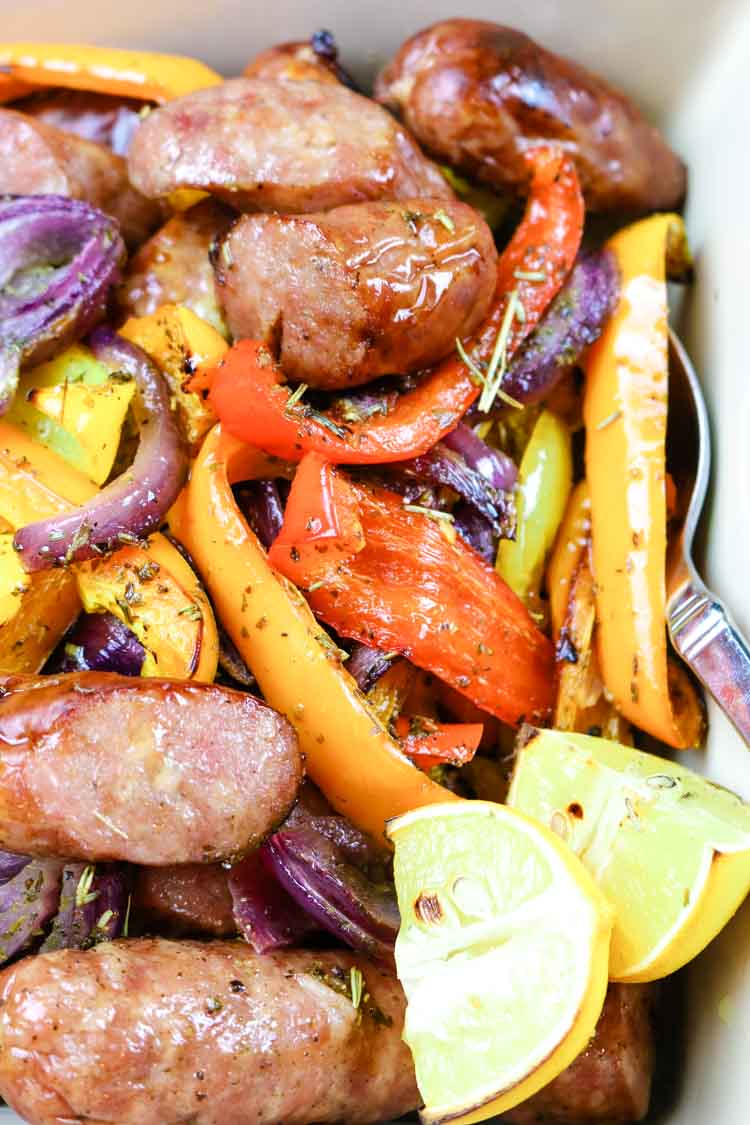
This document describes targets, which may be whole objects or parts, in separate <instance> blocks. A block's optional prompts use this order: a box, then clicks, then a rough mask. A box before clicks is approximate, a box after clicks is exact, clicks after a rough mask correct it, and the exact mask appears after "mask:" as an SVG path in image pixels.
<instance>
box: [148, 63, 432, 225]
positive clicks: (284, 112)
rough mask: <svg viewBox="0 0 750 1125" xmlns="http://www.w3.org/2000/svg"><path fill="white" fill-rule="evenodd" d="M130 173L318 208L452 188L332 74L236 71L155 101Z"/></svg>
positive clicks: (227, 195) (239, 202)
mask: <svg viewBox="0 0 750 1125" xmlns="http://www.w3.org/2000/svg"><path fill="white" fill-rule="evenodd" d="M128 163H129V168H130V178H131V180H132V182H133V183H134V184H135V186H136V187H137V188H138V189H139V190H140V191H142V192H143V193H144V195H148V196H151V197H156V198H162V197H164V196H167V195H169V194H170V192H172V191H175V190H176V189H178V188H200V189H202V190H204V191H209V192H212V193H213V194H215V195H218V196H219V197H220V198H222V199H225V200H226V202H228V203H231V204H232V205H233V206H234V207H236V208H238V209H239V210H252V211H288V212H295V213H297V212H302V211H318V210H328V208H330V207H336V206H338V205H339V204H342V203H353V202H357V201H359V200H366V199H404V198H410V197H413V196H418V195H423V196H438V197H440V198H442V199H450V198H452V191H451V189H450V188H449V187H448V184H447V183H446V181H445V180H444V178H443V176H442V175H441V173H440V172H439V171H438V170H437V168H436V167H435V165H434V164H432V163H431V162H430V161H429V160H427V159H426V158H425V157H424V156H423V155H422V153H421V152H420V151H419V149H418V148H417V146H416V144H415V143H414V141H413V140H412V138H411V137H410V136H409V134H408V133H407V132H406V131H405V130H404V129H402V128H401V127H400V126H399V125H398V124H397V123H396V122H395V121H394V120H393V118H392V117H391V116H390V114H388V113H386V111H385V110H384V109H381V107H380V106H378V105H376V104H375V103H374V102H371V101H370V100H369V99H368V98H363V97H361V96H360V95H359V94H355V93H353V92H352V91H351V90H347V89H346V88H345V87H343V86H340V85H336V84H335V83H326V82H309V81H308V82H305V81H300V82H284V81H275V82H274V81H270V80H266V79H262V78H234V79H232V80H231V81H230V82H225V83H224V84H223V85H221V86H213V87H211V88H210V89H207V90H197V91H195V92H194V93H192V94H188V95H187V96H186V97H184V98H177V99H176V100H175V101H172V102H168V103H167V104H166V105H164V106H161V107H160V108H159V109H156V110H154V112H153V113H151V114H150V115H149V116H148V117H147V118H146V120H145V121H144V122H143V124H142V125H141V127H140V128H139V130H138V132H137V133H136V135H135V137H134V139H133V144H132V146H131V148H130V154H129V157H128Z"/></svg>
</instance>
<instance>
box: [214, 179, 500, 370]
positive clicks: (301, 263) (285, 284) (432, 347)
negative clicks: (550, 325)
mask: <svg viewBox="0 0 750 1125" xmlns="http://www.w3.org/2000/svg"><path fill="white" fill-rule="evenodd" d="M496 263H497V253H496V250H495V244H494V242H493V239H492V233H491V231H490V229H489V227H488V226H487V224H486V223H485V221H484V219H482V218H481V216H480V215H479V214H478V213H477V212H476V211H474V210H473V208H471V207H469V206H467V205H466V204H465V203H452V202H448V201H446V200H440V199H421V200H405V201H403V202H399V203H355V204H352V205H350V206H347V207H337V208H336V209H335V210H333V211H328V212H327V213H326V214H321V215H304V216H293V215H292V216H283V215H245V216H244V217H243V218H242V219H240V220H239V222H238V223H236V224H235V226H234V227H232V229H231V230H230V232H229V234H228V235H227V236H226V238H225V240H224V242H223V244H222V246H221V248H220V249H219V251H218V253H217V254H216V256H215V267H216V277H217V282H218V285H219V296H220V300H221V302H222V304H223V307H224V312H225V314H226V318H227V324H228V325H229V328H230V331H231V332H232V334H233V335H234V337H235V338H237V339H239V338H242V337H252V338H253V339H261V340H264V341H265V342H266V343H267V344H268V346H269V348H271V350H272V351H274V352H275V353H277V356H278V358H279V360H280V362H281V365H282V367H283V368H284V371H285V372H286V374H287V375H288V376H289V378H290V379H299V380H302V381H303V382H305V383H308V384H310V385H311V386H315V387H326V388H337V387H338V388H340V387H344V388H345V387H350V386H356V385H357V384H359V383H366V382H367V381H368V380H369V379H373V378H375V377H377V376H378V375H384V374H388V373H390V372H407V371H416V370H419V369H420V368H423V367H429V366H430V364H432V363H435V362H436V361H437V360H438V359H440V358H441V357H442V356H444V355H446V354H447V353H448V352H449V351H451V350H452V349H453V348H454V347H455V340H456V337H457V336H458V337H463V336H467V335H469V334H471V333H472V332H473V331H474V329H475V328H477V327H478V326H479V324H480V323H481V321H482V319H483V317H484V315H485V313H486V312H487V309H488V307H489V304H490V301H491V299H492V294H493V291H494V288H495V278H496Z"/></svg>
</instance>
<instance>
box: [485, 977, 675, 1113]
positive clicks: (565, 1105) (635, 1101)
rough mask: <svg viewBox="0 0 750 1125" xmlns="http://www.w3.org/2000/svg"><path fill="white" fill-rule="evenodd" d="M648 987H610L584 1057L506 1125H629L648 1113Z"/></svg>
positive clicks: (650, 1001)
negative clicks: (600, 1124) (599, 1123)
mask: <svg viewBox="0 0 750 1125" xmlns="http://www.w3.org/2000/svg"><path fill="white" fill-rule="evenodd" d="M653 1000H654V986H653V985H650V984H611V985H610V986H609V991H608V992H607V998H606V1000H605V1002H604V1008H603V1010H602V1014H601V1016H600V1017H599V1023H598V1024H597V1026H596V1034H595V1035H594V1038H593V1039H592V1040H591V1042H590V1043H589V1045H588V1047H587V1048H586V1050H585V1051H584V1052H583V1054H581V1055H579V1056H578V1058H577V1059H576V1060H575V1062H574V1063H572V1064H571V1065H570V1066H569V1067H568V1068H567V1070H564V1071H563V1072H562V1074H560V1075H558V1077H557V1078H555V1079H554V1081H553V1082H550V1084H549V1086H545V1087H544V1089H542V1090H540V1091H539V1093H538V1094H535V1095H534V1096H533V1098H529V1100H528V1101H527V1102H524V1103H523V1105H519V1106H517V1107H516V1108H515V1109H512V1110H510V1112H509V1113H506V1114H505V1116H504V1118H503V1120H504V1121H506V1122H507V1123H508V1125H594V1123H595V1122H601V1123H602V1125H604V1123H606V1125H628V1123H630V1122H632V1121H641V1120H642V1119H643V1118H644V1117H645V1116H646V1114H647V1113H648V1106H649V1099H650V1094H651V1077H652V1074H653V1070H654V1031H653V1027H652V1012H651V1008H652V1004H653Z"/></svg>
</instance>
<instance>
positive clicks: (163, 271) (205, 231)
mask: <svg viewBox="0 0 750 1125" xmlns="http://www.w3.org/2000/svg"><path fill="white" fill-rule="evenodd" d="M232 215H233V212H232V211H230V209H229V208H228V207H225V206H224V205H223V204H222V203H218V202H216V201H215V200H211V199H206V200H204V201H203V203H199V204H197V205H196V206H195V207H191V208H190V210H189V211H184V212H182V213H181V214H178V215H173V216H172V218H171V219H170V220H169V222H168V223H165V224H164V226H163V227H161V229H160V230H158V231H157V232H156V234H155V235H153V237H152V238H150V239H149V240H148V242H146V243H145V245H143V246H142V247H141V248H140V250H139V251H138V253H137V254H136V255H135V256H134V257H133V258H131V260H130V262H129V264H128V268H127V272H126V274H125V278H124V280H123V283H122V285H121V286H120V287H119V289H118V290H117V303H118V306H119V308H120V310H121V312H122V313H123V314H124V315H125V316H148V315H150V314H151V313H153V312H156V310H157V309H158V308H159V306H160V305H166V304H175V305H186V306H187V307H188V308H189V309H192V311H193V312H194V313H195V314H196V315H197V316H200V317H202V318H203V320H205V321H208V323H209V324H211V325H212V326H213V327H214V328H215V329H216V330H217V332H221V334H222V335H224V336H225V335H226V334H227V329H226V325H225V324H224V318H223V317H222V314H221V311H220V309H219V302H218V300H217V297H216V286H215V284H214V271H213V269H212V268H211V262H210V260H209V257H208V252H209V250H210V248H211V245H212V243H213V241H214V239H215V238H216V237H217V236H218V235H220V234H223V232H224V231H225V230H226V228H227V227H228V226H229V223H230V222H231V220H232Z"/></svg>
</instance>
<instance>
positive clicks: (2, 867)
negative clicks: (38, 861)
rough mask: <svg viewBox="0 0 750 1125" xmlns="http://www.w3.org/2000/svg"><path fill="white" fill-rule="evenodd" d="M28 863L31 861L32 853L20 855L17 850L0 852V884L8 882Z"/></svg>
mask: <svg viewBox="0 0 750 1125" xmlns="http://www.w3.org/2000/svg"><path fill="white" fill-rule="evenodd" d="M27 863H31V856H30V855H19V854H18V853H17V852H0V886H2V885H3V884H5V883H7V882H8V881H9V880H10V879H12V878H13V877H14V876H15V875H17V874H18V872H19V871H22V870H23V868H24V867H25V866H26V864H27Z"/></svg>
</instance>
